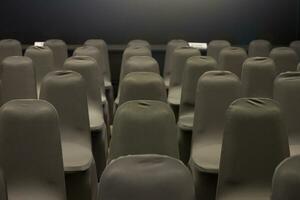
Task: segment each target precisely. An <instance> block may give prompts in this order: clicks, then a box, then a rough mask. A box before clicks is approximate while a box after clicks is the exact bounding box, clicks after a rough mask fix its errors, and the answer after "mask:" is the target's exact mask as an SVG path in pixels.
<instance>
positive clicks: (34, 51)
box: [25, 46, 54, 97]
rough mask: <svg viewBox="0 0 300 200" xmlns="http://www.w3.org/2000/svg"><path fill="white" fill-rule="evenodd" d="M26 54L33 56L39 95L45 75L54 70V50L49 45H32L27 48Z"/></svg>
mask: <svg viewBox="0 0 300 200" xmlns="http://www.w3.org/2000/svg"><path fill="white" fill-rule="evenodd" d="M25 56H27V57H29V58H31V60H32V62H33V67H34V70H35V79H36V90H37V96H38V97H39V94H40V87H41V82H42V80H43V78H44V76H46V74H48V73H49V72H51V71H53V70H54V58H53V52H52V50H51V49H50V48H49V47H47V46H43V47H40V46H30V47H28V48H27V49H26V51H25Z"/></svg>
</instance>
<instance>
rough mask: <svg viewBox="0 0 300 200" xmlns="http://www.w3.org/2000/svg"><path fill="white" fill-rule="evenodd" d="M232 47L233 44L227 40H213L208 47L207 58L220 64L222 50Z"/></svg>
mask: <svg viewBox="0 0 300 200" xmlns="http://www.w3.org/2000/svg"><path fill="white" fill-rule="evenodd" d="M230 46H231V44H230V42H228V41H227V40H212V41H210V42H209V43H208V46H207V56H210V57H212V58H214V59H215V60H216V61H217V62H218V61H219V55H220V52H221V50H222V49H224V48H225V47H230Z"/></svg>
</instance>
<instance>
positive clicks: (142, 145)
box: [108, 100, 179, 163]
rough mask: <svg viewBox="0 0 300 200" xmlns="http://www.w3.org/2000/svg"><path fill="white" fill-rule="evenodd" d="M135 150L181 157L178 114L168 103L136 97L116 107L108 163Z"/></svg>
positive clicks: (135, 152)
mask: <svg viewBox="0 0 300 200" xmlns="http://www.w3.org/2000/svg"><path fill="white" fill-rule="evenodd" d="M132 141H135V142H132ZM135 154H162V155H168V156H171V157H174V158H178V157H179V155H178V143H177V130H176V123H175V117H174V114H173V112H172V110H171V109H170V107H169V106H168V104H166V103H164V102H161V101H153V100H135V101H128V102H126V103H124V104H122V105H121V106H120V107H119V108H118V109H117V112H116V115H115V118H114V126H113V130H112V138H111V144H110V152H109V157H108V163H109V162H110V161H111V160H113V159H116V158H118V157H120V156H125V155H135Z"/></svg>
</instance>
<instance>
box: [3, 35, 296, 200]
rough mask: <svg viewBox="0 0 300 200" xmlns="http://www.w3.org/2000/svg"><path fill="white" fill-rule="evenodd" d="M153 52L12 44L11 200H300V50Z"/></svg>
mask: <svg viewBox="0 0 300 200" xmlns="http://www.w3.org/2000/svg"><path fill="white" fill-rule="evenodd" d="M86 39H88V38H86ZM153 46H154V45H153V44H151V43H150V42H149V41H147V40H143V39H135V40H131V41H128V43H127V44H126V45H124V49H123V51H122V58H121V59H120V62H119V63H120V65H119V66H118V69H119V72H120V73H117V74H116V73H115V71H116V70H115V68H113V67H112V64H111V63H116V62H115V60H114V58H113V57H112V56H111V53H112V49H111V46H110V45H108V44H107V43H106V42H105V41H104V40H103V39H88V40H85V42H83V43H82V44H80V45H76V46H75V47H74V46H72V45H70V44H67V43H66V42H65V41H63V40H61V39H49V40H47V41H45V42H42V44H35V45H26V44H23V45H22V44H21V42H20V41H18V40H15V39H3V40H0V86H1V87H0V104H1V107H0V200H154V199H156V200H250V199H251V200H299V199H300V191H299V188H300V121H299V119H300V105H299V103H300V41H292V42H291V43H290V45H285V46H278V45H276V44H272V43H271V42H270V41H267V40H264V39H256V40H253V41H251V42H249V44H248V45H247V46H242V45H238V44H233V42H231V41H227V40H220V39H218V40H212V41H208V43H207V48H199V47H197V46H193V45H192V44H191V43H189V42H188V41H187V40H184V39H173V40H170V41H169V42H168V43H166V44H165V45H163V48H162V52H163V54H164V57H163V58H162V59H160V60H158V59H157V58H156V57H155V56H154V54H153V49H154V47H153ZM161 60H162V61H163V63H162V62H161ZM116 77H117V78H116ZM116 79H118V81H117V82H116V81H115V80H116Z"/></svg>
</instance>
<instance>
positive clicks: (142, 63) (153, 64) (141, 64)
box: [115, 56, 159, 107]
mask: <svg viewBox="0 0 300 200" xmlns="http://www.w3.org/2000/svg"><path fill="white" fill-rule="evenodd" d="M131 72H153V73H157V74H159V65H158V63H157V61H156V60H155V59H154V58H152V57H151V56H131V57H129V58H128V59H127V60H126V62H125V63H124V65H123V67H122V69H121V73H120V78H119V89H118V95H117V98H116V100H115V106H116V107H117V106H118V105H119V99H120V85H121V83H122V81H123V79H124V77H125V76H126V75H127V74H129V73H131Z"/></svg>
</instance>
